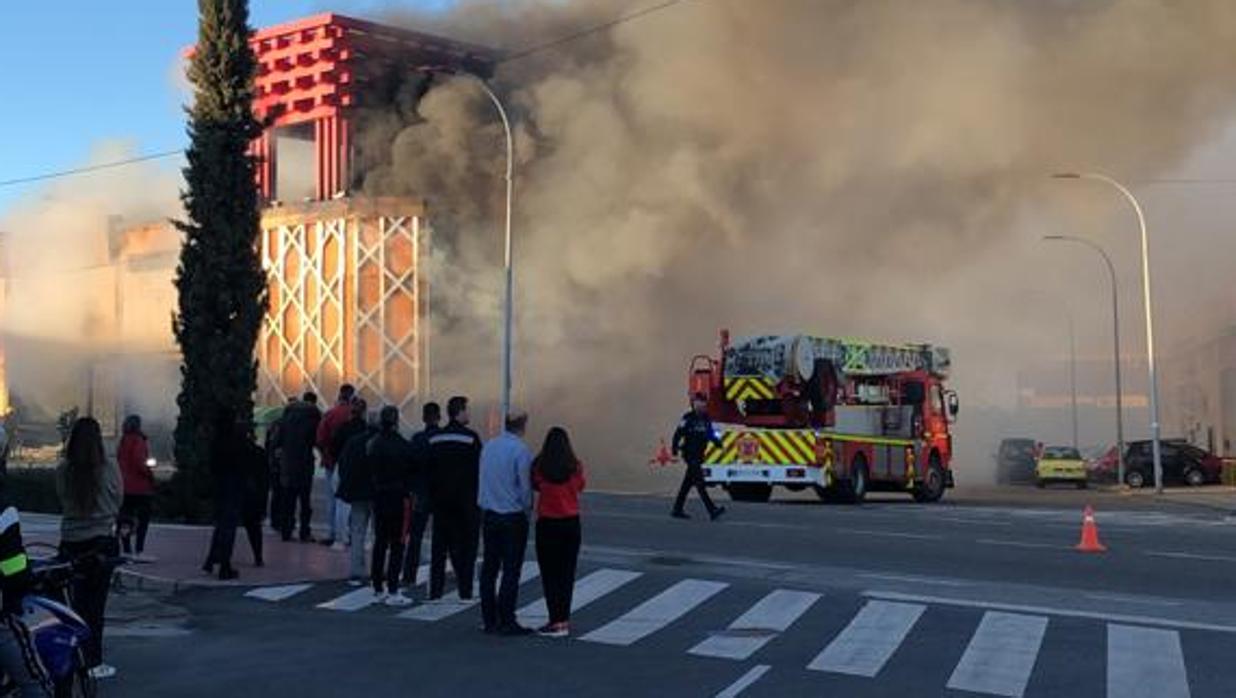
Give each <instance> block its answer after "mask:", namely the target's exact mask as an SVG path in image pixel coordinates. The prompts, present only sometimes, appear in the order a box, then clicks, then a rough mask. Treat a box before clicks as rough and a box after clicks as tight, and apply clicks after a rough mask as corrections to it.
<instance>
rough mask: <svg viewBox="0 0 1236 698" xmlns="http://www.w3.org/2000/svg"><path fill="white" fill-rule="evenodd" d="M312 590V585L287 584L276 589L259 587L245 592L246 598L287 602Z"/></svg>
mask: <svg viewBox="0 0 1236 698" xmlns="http://www.w3.org/2000/svg"><path fill="white" fill-rule="evenodd" d="M312 588H313V585H312V584H285V585H283V586H276V587H259V588H257V589H250V590H249V591H247V592H245V596H247V597H249V598H251V599H261V600H262V601H271V602H279V601H287V600H288V599H290V598H292V597H293V596H296V595H297V594H299V593H301V592H303V591H308V590H309V589H312Z"/></svg>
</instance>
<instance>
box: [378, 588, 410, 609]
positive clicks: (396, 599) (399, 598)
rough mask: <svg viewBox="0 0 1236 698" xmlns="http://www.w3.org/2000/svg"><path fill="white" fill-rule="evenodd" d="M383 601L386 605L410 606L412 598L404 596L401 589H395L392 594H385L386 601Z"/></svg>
mask: <svg viewBox="0 0 1236 698" xmlns="http://www.w3.org/2000/svg"><path fill="white" fill-rule="evenodd" d="M384 603H385V604H386V605H387V606H395V607H403V606H411V605H412V599H409V598H408V597H406V596H404V595H403V592H402V591H397V592H395V593H394V594H391V595H389V596H387V597H386V601H385V602H384Z"/></svg>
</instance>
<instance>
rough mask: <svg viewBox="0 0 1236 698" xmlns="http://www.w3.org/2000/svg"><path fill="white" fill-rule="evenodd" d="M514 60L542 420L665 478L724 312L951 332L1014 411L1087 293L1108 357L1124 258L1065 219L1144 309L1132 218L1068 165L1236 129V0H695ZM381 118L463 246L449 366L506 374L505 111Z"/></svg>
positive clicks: (526, 339) (486, 377) (448, 236)
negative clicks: (1072, 178)
mask: <svg viewBox="0 0 1236 698" xmlns="http://www.w3.org/2000/svg"><path fill="white" fill-rule="evenodd" d="M641 5H642V3H640V2H635V1H631V2H626V1H618V0H604V1H601V0H595V1H581V0H576V1H573V2H570V3H560V2H556V1H550V0H544V1H542V2H536V1H533V0H529V1H526V2H510V1H502V2H497V1H490V2H463V3H462V7H461V8H460V9H459V10H458V11H457V12H454V13H452V14H449V15H447V16H438V15H429V16H404V17H401V18H400V21H402V22H404V23H406V24H407V25H408V26H413V27H416V28H418V29H422V30H430V31H437V32H440V33H443V34H446V35H449V36H454V37H457V38H461V39H467V40H472V41H476V42H479V43H484V44H487V45H490V46H495V47H501V48H519V47H522V46H525V45H529V44H535V43H536V42H537V41H539V40H543V39H545V38H548V37H553V36H561V35H563V34H565V33H568V32H569V31H570V30H574V29H577V28H579V27H581V26H588V25H591V24H596V23H599V22H601V21H605V20H608V19H611V18H613V17H615V16H617V15H620V14H623V13H624V12H628V11H632V10H634V9H636V8H638V7H640V6H641ZM496 84H497V85H498V86H499V88H500V89H501V90H502V91H503V92H504V94H505V95H506V97H507V98H508V100H509V103H510V104H511V105H512V107H513V109H514V111H515V113H516V116H515V121H516V123H517V129H518V164H517V167H518V175H517V182H516V190H517V199H516V205H515V208H516V220H515V229H516V239H517V246H516V256H517V265H518V275H517V294H518V295H517V305H518V314H517V326H518V330H517V333H518V344H517V355H516V356H517V380H516V392H517V395H518V399H519V400H520V401H521V402H524V403H525V404H527V405H528V406H529V407H530V408H531V409H532V410H533V414H534V419H535V423H536V424H535V425H536V426H537V427H547V426H549V424H550V423H551V422H561V423H565V424H566V425H568V426H569V427H571V428H572V431H573V433H574V434H575V435H576V437H577V440H578V441H579V442H580V445H581V448H580V450H581V452H582V454H583V455H584V457H585V458H586V459H587V460H588V461H589V462H591V463H594V464H595V466H594V470H596V471H597V474H598V480H599V481H601V482H602V483H604V484H608V485H611V486H640V487H643V486H647V484H648V481H647V480H646V479H643V478H642V477H641V476H642V474H643V473H644V472H645V471H644V466H643V463H644V461H645V460H646V459H647V458H648V455H649V454H650V451H651V450H652V448H653V447H654V446H655V444H656V442H657V438H658V437H659V436H661V435H662V434H665V433H666V432H667V430H668V429H669V428H670V426H671V424H672V421H673V420H674V418H675V417H676V414H677V412H678V411H679V410H680V409H681V408H682V407H683V404H684V397H685V375H686V366H687V362H688V360H689V359H690V358H691V356H692V355H693V354H696V353H714V352H715V338H716V331H717V330H718V329H719V328H722V327H728V328H730V329H732V330H733V331H735V332H736V333H740V334H741V333H748V332H769V331H789V332H797V331H809V332H816V333H821V334H826V335H845V336H864V337H870V338H878V339H885V340H896V341H930V342H936V343H939V344H943V345H949V346H952V347H953V348H954V350H955V355H956V356H955V362H954V364H955V369H956V371H957V375H956V380H955V383H956V385H957V387H959V388H960V390H961V391H962V396H963V401H964V403H965V404H966V405H967V406H968V407H970V408H971V409H973V408H975V407H976V406H979V405H987V406H1008V405H1010V404H1011V403H1012V400H1013V399H1014V375H1015V371H1016V370H1017V368H1018V367H1019V366H1021V365H1022V364H1024V362H1025V361H1026V360H1027V359H1028V358H1031V357H1035V356H1043V355H1051V356H1059V355H1060V354H1061V353H1062V351H1067V349H1066V345H1065V344H1064V342H1065V341H1067V339H1066V338H1067V335H1066V334H1064V332H1065V330H1064V329H1063V328H1064V320H1063V317H1062V315H1061V312H1060V311H1061V308H1063V307H1064V306H1065V305H1066V304H1068V305H1071V306H1072V307H1073V308H1074V312H1075V313H1076V317H1077V318H1078V322H1079V324H1080V326H1081V330H1080V332H1079V336H1080V341H1081V342H1082V343H1083V349H1086V350H1089V351H1091V353H1095V354H1097V353H1098V352H1101V351H1103V350H1104V348H1105V347H1106V346H1107V344H1106V342H1107V341H1109V340H1107V339H1106V338H1107V337H1108V335H1107V334H1106V333H1107V331H1108V330H1107V327H1108V326H1107V325H1106V324H1105V322H1106V321H1105V319H1104V318H1105V317H1106V316H1105V315H1104V313H1105V312H1106V311H1105V306H1104V305H1103V303H1104V302H1105V301H1104V299H1105V298H1106V296H1105V295H1104V294H1105V292H1106V290H1105V286H1104V283H1105V280H1104V279H1103V278H1102V277H1101V276H1099V274H1100V273H1101V270H1100V268H1099V267H1097V266H1094V264H1093V263H1092V262H1093V260H1088V259H1086V258H1085V257H1083V256H1082V253H1081V252H1077V251H1072V252H1071V253H1070V252H1068V251H1063V250H1058V249H1054V248H1053V249H1044V246H1043V244H1042V243H1040V242H1039V241H1038V238H1039V237H1040V236H1041V235H1042V234H1044V233H1053V232H1074V233H1080V234H1090V235H1092V236H1093V237H1095V238H1096V239H1098V240H1100V241H1102V242H1104V244H1108V245H1109V246H1111V247H1113V248H1119V250H1120V251H1119V252H1118V254H1117V258H1118V262H1119V263H1120V264H1121V268H1122V273H1124V274H1125V289H1126V292H1127V295H1128V298H1129V301H1130V302H1128V303H1126V307H1128V308H1133V303H1132V300H1133V298H1135V297H1136V296H1134V295H1133V294H1134V293H1135V292H1136V291H1137V284H1136V283H1135V281H1136V276H1134V273H1135V270H1136V267H1135V266H1134V264H1135V261H1134V260H1135V259H1136V257H1135V256H1132V255H1134V254H1135V251H1136V248H1135V247H1133V244H1132V239H1131V238H1130V237H1129V236H1130V233H1129V217H1128V213H1127V211H1126V210H1125V209H1123V208H1121V206H1122V203H1121V202H1120V201H1118V200H1117V199H1115V198H1114V194H1113V193H1112V192H1110V191H1107V190H1104V189H1102V188H1101V187H1099V186H1098V185H1093V184H1091V183H1076V182H1074V183H1062V182H1053V181H1050V180H1048V179H1047V178H1046V175H1047V174H1048V173H1050V172H1053V171H1057V170H1059V169H1061V168H1085V169H1099V170H1103V171H1107V172H1111V173H1113V174H1116V175H1118V176H1120V177H1123V178H1126V179H1130V180H1143V179H1146V178H1150V177H1154V176H1158V175H1162V174H1163V173H1165V172H1169V171H1171V170H1172V168H1176V167H1179V166H1181V165H1182V163H1184V162H1185V160H1186V158H1188V157H1189V156H1190V155H1191V154H1193V153H1194V152H1195V151H1196V149H1198V148H1199V147H1201V146H1204V145H1207V144H1209V143H1212V142H1214V141H1216V140H1217V139H1218V138H1219V137H1220V136H1221V134H1222V131H1223V129H1224V128H1225V127H1226V126H1227V125H1228V122H1229V119H1230V118H1231V117H1232V115H1233V112H1234V111H1236V4H1233V3H1231V2H1228V0H1192V1H1190V2H1183V3H1182V2H1175V1H1174V0H1159V1H1153V0H1129V1H1125V2H1116V1H1111V0H1094V1H1090V2H1081V1H1068V0H1050V1H1049V0H1043V1H1039V2H1009V1H1007V0H931V1H930V2H902V1H897V0H887V1H879V0H870V1H865V2H861V3H860V2H852V1H848V0H847V1H842V0H835V1H828V0H760V1H759V2H755V1H754V0H752V1H746V0H692V1H690V2H686V3H683V4H681V5H678V6H675V7H673V8H670V9H667V10H664V11H661V12H657V13H654V14H651V15H648V16H646V17H644V18H641V19H639V20H636V21H632V22H629V23H626V24H623V25H621V26H619V27H617V28H615V29H614V30H612V31H609V32H606V33H603V34H598V35H594V36H593V37H590V38H587V39H584V40H580V41H577V42H573V43H570V44H567V45H565V46H562V47H560V48H558V49H555V50H552V51H548V52H544V53H541V54H538V55H536V56H533V57H530V58H527V59H523V60H520V61H516V62H513V63H510V64H508V65H504V66H502V67H501V68H500V69H499V71H498V73H497V76H496ZM381 121H382V123H381V126H380V128H382V129H384V131H383V132H382V133H383V134H384V136H383V138H375V139H374V141H375V142H381V141H382V140H383V139H384V138H385V136H386V135H389V134H393V133H397V135H396V136H395V137H394V147H393V149H391V151H390V152H389V154H388V155H387V156H386V157H372V153H371V161H372V162H373V167H372V169H371V170H370V171H369V172H368V176H367V178H366V180H365V188H366V190H367V191H368V192H370V193H382V194H407V195H416V196H423V197H426V198H427V199H428V201H429V203H430V206H431V208H432V211H433V216H434V221H435V233H436V235H437V238H438V241H439V242H442V243H445V244H444V245H443V248H442V249H443V250H444V251H442V252H441V253H440V254H439V257H438V259H437V260H436V261H435V268H434V270H435V274H436V276H435V281H436V285H435V288H434V302H435V304H436V308H435V328H434V330H435V346H434V371H435V378H434V385H435V390H436V392H437V393H439V395H438V397H444V396H445V395H446V394H447V393H448V392H454V391H468V392H471V393H472V394H474V395H477V396H480V397H485V398H490V399H492V397H493V396H494V394H495V392H496V388H497V371H496V367H497V347H498V341H497V330H498V327H499V324H498V309H499V302H498V299H499V291H500V276H499V274H498V271H497V266H496V263H497V262H498V261H499V260H500V251H501V243H500V235H501V211H502V209H501V194H502V190H501V177H500V174H501V166H502V158H501V154H502V150H501V148H502V142H501V132H500V130H499V127H497V125H496V121H495V118H494V115H493V113H492V111H491V108H490V106H489V104H488V103H487V102H486V101H485V100H484V97H483V96H482V95H481V94H480V93H479V91H477V90H476V89H475V87H474V86H472V85H470V84H469V83H468V82H467V81H464V80H453V81H448V82H445V83H439V84H438V85H436V86H434V87H433V88H432V89H430V90H429V92H428V93H427V94H426V95H425V97H424V98H423V99H422V100H421V101H420V102H419V103H416V102H415V101H414V100H407V99H405V100H404V101H403V104H402V105H401V108H400V110H399V111H398V113H397V114H396V112H395V111H392V112H390V114H389V115H388V116H387V117H386V118H385V119H384V120H381ZM375 128H376V127H375ZM1211 203H1213V200H1207V204H1208V205H1209V204H1211ZM1152 222H1154V218H1153V216H1152ZM1199 227H1200V228H1201V229H1203V230H1206V228H1205V226H1199ZM1062 228H1063V229H1062ZM1185 232H1186V231H1177V230H1172V231H1167V230H1164V231H1163V234H1164V235H1174V236H1180V237H1179V239H1180V240H1184V239H1192V238H1186V236H1185ZM1207 235H1208V236H1209V235H1210V232H1207ZM1175 240H1177V238H1173V241H1175ZM1213 244H1224V245H1226V247H1224V248H1222V249H1224V250H1225V254H1226V255H1230V254H1231V252H1232V251H1233V250H1232V243H1230V242H1226V243H1224V242H1223V241H1222V240H1219V239H1218V236H1213V237H1207V239H1206V240H1205V241H1204V244H1203V243H1202V242H1200V241H1196V240H1194V241H1193V242H1191V243H1184V242H1181V243H1180V244H1179V245H1176V244H1173V245H1172V251H1171V252H1169V253H1166V254H1167V256H1169V257H1170V256H1171V254H1172V253H1180V254H1183V253H1185V251H1188V252H1189V253H1193V254H1196V253H1197V252H1199V251H1200V250H1203V249H1207V247H1206V246H1208V245H1213ZM1212 254H1213V253H1212ZM1074 258H1077V259H1074ZM1173 259H1179V258H1178V257H1175V258H1173ZM1213 259H1214V257H1213V256H1210V257H1206V256H1202V257H1201V258H1200V260H1199V261H1198V264H1200V265H1203V266H1205V265H1213V264H1215V262H1212V261H1207V260H1213ZM1170 263H1172V264H1176V262H1170ZM1175 283H1177V282H1176V281H1175V280H1174V279H1173V280H1169V279H1160V286H1161V287H1172V286H1174V285H1175ZM1195 290H1196V289H1195ZM1213 290H1214V289H1213V288H1212V289H1211V291H1213ZM1199 293H1200V291H1199ZM1165 298H1167V299H1169V301H1167V302H1176V303H1180V304H1182V305H1176V306H1174V307H1175V308H1181V307H1184V305H1183V304H1187V303H1189V302H1191V301H1192V300H1194V299H1192V298H1189V297H1186V296H1181V295H1180V294H1178V293H1177V294H1175V295H1173V292H1172V291H1171V290H1170V289H1168V290H1166V295H1165ZM1162 314H1163V315H1165V316H1172V315H1175V314H1176V313H1173V312H1170V311H1169V312H1164V313H1162ZM1130 317H1131V318H1136V317H1137V316H1136V315H1131V316H1130ZM1164 322H1165V324H1166V325H1167V326H1168V328H1169V330H1168V331H1170V327H1171V325H1172V322H1173V321H1172V320H1171V319H1170V317H1169V319H1166V320H1165V321H1164ZM1129 327H1132V328H1134V329H1133V330H1130V331H1129V333H1128V337H1127V344H1128V347H1129V351H1131V352H1136V351H1141V349H1140V347H1139V345H1138V343H1137V342H1136V337H1137V335H1138V328H1139V327H1140V325H1137V324H1133V323H1130V324H1129ZM1177 327H1178V329H1179V328H1180V327H1183V325H1178V326H1177ZM534 433H535V430H534ZM979 436H980V435H977V434H970V435H967V434H966V433H965V426H964V422H963V425H962V437H963V441H964V439H966V438H970V439H971V440H972V441H971V443H970V449H969V452H970V453H972V454H973V455H972V456H970V458H971V462H959V463H958V468H959V471H960V472H961V473H962V474H961V475H959V478H961V479H963V480H964V479H965V477H966V474H965V473H966V471H967V468H970V469H971V471H973V470H977V469H979V468H983V467H986V466H985V464H980V463H979V462H978V454H981V453H983V452H985V451H987V444H986V443H983V444H979V443H978V438H979ZM981 436H982V437H983V438H989V437H991V436H992V435H990V434H983V435H981ZM965 450H966V449H965V447H964V446H963V451H965ZM963 460H964V459H963ZM658 486H659V485H658Z"/></svg>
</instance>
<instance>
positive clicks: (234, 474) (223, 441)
mask: <svg viewBox="0 0 1236 698" xmlns="http://www.w3.org/2000/svg"><path fill="white" fill-rule="evenodd" d="M256 446H257V445H256V444H254V443H253V440H252V437H251V436H250V434H249V427H248V425H247V424H245V423H243V422H239V421H237V418H236V417H235V415H233V414H231V413H226V412H225V413H224V414H223V415H222V416H221V417H220V418H219V423H218V433H217V436H216V443H215V445H214V449H213V450H214V453H213V454H212V457H211V475H212V476H213V478H214V482H215V530H214V533H213V535H212V536H211V539H210V551H209V552H208V553H207V555H206V562H205V563H203V564H202V571H203V572H205V573H206V574H212V573H213V572H214V568H215V565H218V566H219V579H220V580H222V581H228V580H232V579H236V578H238V577H239V576H240V573H239V572H237V571H236V568H234V567H232V552H233V550H234V549H235V546H236V528H237V526H239V525H240V520H241V513H242V510H243V508H244V500H245V480H246V477H247V476H246V472H245V471H246V470H247V469H249V468H251V467H257V466H258V465H259V464H260V461H258V460H257V458H258V455H257V454H256V453H255V449H256ZM256 552H257V551H255V553H256Z"/></svg>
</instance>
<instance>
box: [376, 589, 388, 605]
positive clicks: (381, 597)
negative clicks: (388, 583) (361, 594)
mask: <svg viewBox="0 0 1236 698" xmlns="http://www.w3.org/2000/svg"><path fill="white" fill-rule="evenodd" d="M386 597H387V594H386V592H385V591H375V592H373V602H374V603H386Z"/></svg>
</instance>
